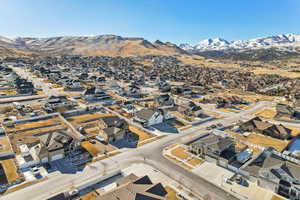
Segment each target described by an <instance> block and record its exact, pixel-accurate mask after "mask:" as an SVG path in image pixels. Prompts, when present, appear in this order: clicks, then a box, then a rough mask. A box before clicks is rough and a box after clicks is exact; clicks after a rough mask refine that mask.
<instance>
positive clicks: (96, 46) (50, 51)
mask: <svg viewBox="0 0 300 200" xmlns="http://www.w3.org/2000/svg"><path fill="white" fill-rule="evenodd" d="M16 53H17V54H21V55H54V56H55V55H84V56H135V55H150V54H151V55H178V54H186V52H185V51H184V50H183V49H181V48H179V47H178V46H176V45H175V44H172V43H170V42H166V43H163V42H161V41H159V40H157V41H155V42H153V43H152V42H149V41H148V40H145V39H143V38H134V37H121V36H116V35H97V36H62V37H50V38H33V37H17V38H6V37H1V36H0V56H2V57H3V56H13V55H14V54H16Z"/></svg>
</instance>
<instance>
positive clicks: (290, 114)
mask: <svg viewBox="0 0 300 200" xmlns="http://www.w3.org/2000/svg"><path fill="white" fill-rule="evenodd" d="M276 112H277V114H276V116H275V117H276V118H281V117H286V118H288V119H293V118H297V115H299V113H297V111H296V110H295V109H294V108H293V107H292V106H290V105H287V104H281V103H279V104H277V105H276Z"/></svg>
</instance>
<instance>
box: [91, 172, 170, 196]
mask: <svg viewBox="0 0 300 200" xmlns="http://www.w3.org/2000/svg"><path fill="white" fill-rule="evenodd" d="M166 196H167V191H166V190H165V188H164V187H163V185H162V184H161V183H157V184H154V183H152V181H151V180H150V178H149V177H148V176H144V177H141V178H138V177H137V176H135V175H133V174H130V175H129V176H127V177H125V178H123V179H122V180H120V181H118V182H117V188H115V189H114V190H112V191H110V192H107V193H105V194H103V195H100V196H97V197H96V198H95V200H146V199H147V200H166Z"/></svg>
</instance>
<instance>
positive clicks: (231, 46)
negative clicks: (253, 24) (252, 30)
mask: <svg viewBox="0 0 300 200" xmlns="http://www.w3.org/2000/svg"><path fill="white" fill-rule="evenodd" d="M179 47H180V48H182V49H184V50H186V51H187V52H190V53H198V52H204V51H228V50H230V51H246V50H254V49H267V48H277V49H279V50H283V51H299V50H300V48H299V47H300V35H296V34H281V35H276V36H268V37H260V38H254V39H249V40H235V41H227V40H225V39H222V38H213V39H206V40H202V41H200V42H199V43H198V44H196V45H190V44H180V45H179Z"/></svg>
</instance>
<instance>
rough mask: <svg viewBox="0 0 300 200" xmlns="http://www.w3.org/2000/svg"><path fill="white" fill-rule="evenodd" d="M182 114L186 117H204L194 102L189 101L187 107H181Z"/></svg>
mask: <svg viewBox="0 0 300 200" xmlns="http://www.w3.org/2000/svg"><path fill="white" fill-rule="evenodd" d="M181 110H182V112H183V113H184V114H185V115H187V116H194V117H202V116H205V115H204V114H203V112H202V108H201V107H200V106H198V105H196V104H195V103H194V102H192V101H190V102H189V103H188V105H186V106H183V108H181Z"/></svg>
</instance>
